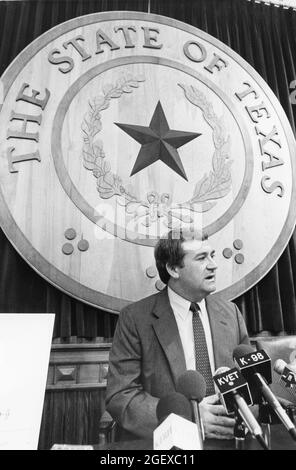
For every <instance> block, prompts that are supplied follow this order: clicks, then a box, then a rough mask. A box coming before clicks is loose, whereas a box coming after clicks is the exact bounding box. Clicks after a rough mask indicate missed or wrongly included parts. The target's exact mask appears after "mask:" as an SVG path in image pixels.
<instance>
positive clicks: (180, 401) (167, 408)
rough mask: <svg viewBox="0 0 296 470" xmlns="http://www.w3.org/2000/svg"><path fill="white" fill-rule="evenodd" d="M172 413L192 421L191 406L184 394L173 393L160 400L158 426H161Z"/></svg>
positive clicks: (157, 412) (158, 404) (157, 411)
mask: <svg viewBox="0 0 296 470" xmlns="http://www.w3.org/2000/svg"><path fill="white" fill-rule="evenodd" d="M171 413H175V414H176V415H178V416H181V417H182V418H184V419H188V421H192V412H191V405H190V402H189V400H188V399H187V398H186V397H185V396H184V395H182V393H178V392H172V393H170V394H168V395H166V396H165V397H162V398H160V400H159V402H158V403H157V407H156V416H157V420H158V424H161V423H162V422H163V421H164V420H165V419H166V418H167V417H168V416H169V415H170V414H171Z"/></svg>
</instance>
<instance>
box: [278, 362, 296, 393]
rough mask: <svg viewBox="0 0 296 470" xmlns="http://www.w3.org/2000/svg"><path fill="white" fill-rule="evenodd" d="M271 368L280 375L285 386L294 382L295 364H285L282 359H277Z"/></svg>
mask: <svg viewBox="0 0 296 470" xmlns="http://www.w3.org/2000/svg"><path fill="white" fill-rule="evenodd" d="M273 370H274V371H275V372H276V373H277V374H279V375H280V376H281V380H283V381H284V382H285V384H286V387H292V386H293V385H295V384H296V365H294V364H287V363H286V362H285V361H283V360H282V359H277V360H276V361H275V363H274V366H273Z"/></svg>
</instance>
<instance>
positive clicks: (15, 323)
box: [0, 313, 55, 450]
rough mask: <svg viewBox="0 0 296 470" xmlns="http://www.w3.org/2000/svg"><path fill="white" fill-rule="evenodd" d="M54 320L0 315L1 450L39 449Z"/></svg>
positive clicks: (28, 315)
mask: <svg viewBox="0 0 296 470" xmlns="http://www.w3.org/2000/svg"><path fill="white" fill-rule="evenodd" d="M54 317H55V315H54V314H38V313H35V314H21V313H19V314H14V313H10V314H6V313H0V384H1V385H0V450H7V449H9V450H23V449H24V450H27V449H37V446H38V439H39V432H40V425H41V418H42V410H43V402H44V394H45V386H46V379H47V373H48V364H49V355H50V348H51V341H52V333H53V325H54Z"/></svg>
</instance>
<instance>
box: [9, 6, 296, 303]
mask: <svg viewBox="0 0 296 470" xmlns="http://www.w3.org/2000/svg"><path fill="white" fill-rule="evenodd" d="M1 85H2V87H3V103H2V104H1V105H0V185H1V193H0V198H1V201H0V203H1V213H0V223H1V226H2V228H3V230H4V232H5V233H6V235H7V237H8V238H9V240H10V241H11V242H12V244H13V245H14V247H15V248H16V249H17V250H18V252H19V253H20V254H21V256H23V257H24V259H25V260H26V261H27V262H28V263H29V264H30V265H31V266H32V267H33V269H35V270H36V271H37V272H38V273H40V274H41V275H42V276H43V277H44V278H45V279H47V280H48V281H49V282H51V283H52V284H54V285H55V286H56V287H58V288H60V289H62V290H63V291H65V292H66V293H67V294H69V295H72V296H74V297H75V298H78V299H80V300H82V301H84V302H86V303H89V304H91V305H94V306H98V307H100V308H103V309H105V310H108V311H111V312H118V311H119V310H120V309H121V308H122V307H123V306H125V305H126V304H128V303H129V302H131V301H134V300H137V299H140V298H142V297H145V296H147V295H149V294H151V293H154V292H157V291H158V290H159V289H161V288H162V286H161V283H160V281H159V279H158V275H157V271H156V270H155V263H154V257H153V248H154V246H155V243H156V241H157V240H158V238H159V237H160V236H161V235H163V234H164V233H166V232H167V231H168V230H169V229H170V228H178V227H180V226H186V227H196V228H203V229H205V230H206V231H207V232H208V235H209V241H210V243H211V245H212V246H213V247H214V248H215V250H216V254H217V255H216V259H217V263H218V266H219V269H218V272H217V290H216V293H215V294H214V295H218V296H222V297H224V298H227V299H233V298H235V297H237V296H239V295H240V294H242V293H243V292H245V291H246V290H247V289H249V288H250V287H251V286H253V285H254V284H255V283H257V282H258V281H259V280H260V279H261V278H262V277H263V276H264V275H265V274H266V273H267V272H268V270H270V268H271V267H272V266H273V265H274V263H275V262H276V261H277V259H278V258H279V256H280V254H281V253H282V251H283V250H284V248H285V246H286V244H287V242H288V240H289V237H290V236H291V234H292V231H293V228H294V224H295V208H296V206H295V200H296V199H295V181H296V177H295V153H296V152H295V150H296V149H295V141H294V137H293V133H292V130H291V127H290V125H289V122H288V120H287V117H286V115H285V113H284V111H283V109H282V108H281V106H280V104H279V102H278V100H277V98H276V97H275V96H274V94H273V93H272V91H271V90H270V88H269V87H268V86H267V84H266V83H265V82H264V80H263V79H262V78H261V77H260V76H259V75H258V74H257V73H256V72H255V71H254V70H253V68H252V67H250V65H249V64H247V63H246V62H245V61H244V60H243V59H242V58H241V57H240V56H238V55H237V54H236V53H235V52H233V51H232V50H231V49H230V48H229V47H227V46H225V45H224V44H222V43H221V42H219V41H218V40H216V39H214V38H213V37H211V36H209V35H208V34H206V33H204V32H203V31H200V30H198V29H196V28H194V27H192V26H189V25H187V24H184V23H181V22H178V21H175V20H173V19H170V18H165V17H161V16H157V15H150V14H146V13H136V12H107V13H98V14H92V15H88V16H83V17H80V18H75V19H73V20H70V21H67V22H66V23H63V24H61V25H59V26H56V27H55V28H53V29H51V30H50V31H48V32H47V33H45V34H43V35H42V36H41V37H39V38H38V39H37V40H35V41H34V42H33V43H32V44H31V45H29V46H28V47H27V48H26V49H25V50H24V51H23V52H22V53H21V54H19V56H18V57H17V58H16V59H15V60H14V62H13V63H12V64H11V65H10V66H9V68H8V69H7V70H6V72H5V73H4V75H3V76H2V78H1Z"/></svg>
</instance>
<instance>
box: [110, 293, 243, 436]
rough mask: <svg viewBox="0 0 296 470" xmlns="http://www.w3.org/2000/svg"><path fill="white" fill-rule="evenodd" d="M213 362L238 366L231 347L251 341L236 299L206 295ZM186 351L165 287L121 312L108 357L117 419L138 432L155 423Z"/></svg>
mask: <svg viewBox="0 0 296 470" xmlns="http://www.w3.org/2000/svg"><path fill="white" fill-rule="evenodd" d="M206 306H207V311H208V315H209V320H210V325H211V331H212V339H213V348H214V357H215V367H216V369H217V368H218V367H221V366H227V367H230V368H231V367H234V363H233V360H232V353H233V349H234V348H235V347H236V346H238V345H239V344H242V343H244V344H249V338H248V334H247V330H246V326H245V323H244V320H243V318H242V316H241V313H240V312H239V310H238V308H237V307H236V305H235V304H233V303H231V302H226V301H222V300H216V299H215V297H213V296H211V295H210V296H208V297H207V298H206ZM185 371H186V364H185V357H184V352H183V348H182V343H181V339H180V335H179V332H178V327H177V323H176V320H175V316H174V314H173V311H172V308H171V305H170V303H169V299H168V294H167V290H166V289H165V290H164V291H162V292H160V293H158V294H154V295H152V296H150V297H147V298H145V299H142V300H140V301H138V302H135V303H133V304H130V305H129V306H127V307H126V308H124V309H123V310H122V312H121V313H120V316H119V319H118V323H117V327H116V331H115V335H114V339H113V344H112V348H111V351H110V359H109V372H108V382H107V394H106V405H107V411H109V413H110V414H111V416H112V417H113V419H114V420H115V421H116V422H117V423H119V424H120V426H122V427H123V428H124V429H125V430H127V431H130V432H132V433H133V434H135V435H137V436H138V437H148V436H150V437H151V435H152V431H153V430H154V429H155V427H156V426H157V424H158V423H157V418H156V406H157V403H158V401H159V398H161V397H163V396H165V395H167V394H168V393H171V392H174V391H176V384H177V380H178V377H179V376H180V375H181V374H183V373H184V372H185Z"/></svg>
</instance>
